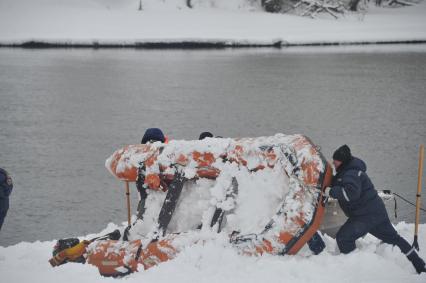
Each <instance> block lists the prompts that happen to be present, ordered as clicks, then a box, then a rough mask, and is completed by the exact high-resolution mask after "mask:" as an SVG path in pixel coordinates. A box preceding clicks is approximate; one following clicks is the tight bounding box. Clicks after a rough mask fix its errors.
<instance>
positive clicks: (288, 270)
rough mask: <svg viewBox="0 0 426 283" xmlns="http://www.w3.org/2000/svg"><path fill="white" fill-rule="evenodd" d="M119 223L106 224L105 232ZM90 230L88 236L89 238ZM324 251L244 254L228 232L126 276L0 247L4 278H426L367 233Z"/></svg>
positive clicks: (423, 234) (46, 251)
mask: <svg viewBox="0 0 426 283" xmlns="http://www.w3.org/2000/svg"><path fill="white" fill-rule="evenodd" d="M115 228H117V226H115V225H114V224H110V225H109V226H108V227H107V228H106V229H105V231H103V232H110V231H112V230H113V229H115ZM396 228H397V230H398V231H399V233H400V234H401V235H402V236H403V237H405V238H406V239H407V240H409V241H410V240H411V239H412V233H413V229H414V227H413V224H407V223H399V224H398V225H397V226H396ZM419 231H420V232H419V233H420V235H419V244H420V248H421V250H420V255H421V256H422V257H423V258H426V251H425V245H426V224H421V225H420V229H419ZM92 236H93V235H89V236H87V237H86V238H90V237H92ZM325 240H326V244H327V248H326V251H325V252H323V253H322V254H320V255H318V256H314V255H312V254H311V253H310V251H309V250H308V249H307V248H306V247H305V248H304V249H303V250H302V251H301V252H300V253H299V255H296V256H262V257H248V256H243V255H240V254H238V253H237V251H236V250H235V249H232V248H229V247H228V243H227V241H226V237H224V236H223V237H216V238H215V239H214V240H211V241H208V242H204V243H203V244H201V243H197V244H193V245H191V246H188V247H186V248H185V249H184V250H183V251H182V252H181V253H179V254H178V256H177V257H176V258H175V259H173V260H172V261H169V262H166V263H162V264H160V265H158V266H156V267H153V268H151V269H148V270H146V271H142V272H138V273H134V274H131V275H129V276H128V277H126V278H125V279H112V278H104V277H101V276H100V275H99V274H98V271H97V268H96V267H94V266H91V265H88V264H84V265H83V264H79V263H67V264H65V265H62V266H59V267H56V268H52V267H51V266H50V265H49V263H48V262H47V260H48V259H49V258H50V257H51V252H52V247H53V246H54V244H55V241H51V242H34V243H20V244H17V245H14V246H10V247H0V274H1V277H2V282H43V283H49V282H54V283H57V282H58V281H60V282H62V283H68V282H91V283H96V282H120V281H124V282H127V283H131V282H157V283H161V282H165V283H170V280H173V282H175V283H179V282H206V283H213V282H235V283H240V282H241V283H249V282H283V281H285V282H328V283H334V282H336V283H341V282H346V283H351V282H389V283H390V282H398V283H400V282H406V283H409V282H425V281H426V274H425V273H423V274H422V275H417V274H416V273H415V271H414V268H413V267H412V266H411V264H410V262H409V261H408V260H406V258H405V256H404V255H403V254H402V253H401V252H400V251H399V249H398V248H396V247H392V246H390V245H387V244H381V243H380V242H379V241H378V240H377V239H375V238H374V237H372V236H370V235H367V236H366V237H365V238H363V239H361V240H358V241H357V246H358V249H357V250H355V251H354V252H352V253H351V254H348V255H342V254H338V252H336V250H337V247H336V242H335V240H334V239H332V238H330V237H328V236H325Z"/></svg>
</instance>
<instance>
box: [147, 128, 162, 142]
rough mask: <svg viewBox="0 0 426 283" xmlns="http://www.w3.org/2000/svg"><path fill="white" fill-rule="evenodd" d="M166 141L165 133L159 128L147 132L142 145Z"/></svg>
mask: <svg viewBox="0 0 426 283" xmlns="http://www.w3.org/2000/svg"><path fill="white" fill-rule="evenodd" d="M165 140H166V138H165V137H164V134H163V132H162V131H161V130H160V129H159V128H149V129H147V130H146V131H145V134H144V135H143V138H142V141H141V143H142V144H146V143H147V142H149V141H160V142H164V141H165Z"/></svg>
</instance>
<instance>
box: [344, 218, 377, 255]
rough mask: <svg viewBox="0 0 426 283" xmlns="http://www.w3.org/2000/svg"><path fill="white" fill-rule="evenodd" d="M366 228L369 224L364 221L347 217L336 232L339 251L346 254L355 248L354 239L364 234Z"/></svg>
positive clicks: (367, 228)
mask: <svg viewBox="0 0 426 283" xmlns="http://www.w3.org/2000/svg"><path fill="white" fill-rule="evenodd" d="M368 230H369V225H368V224H367V223H366V222H364V221H359V220H356V219H352V218H349V219H348V220H347V221H346V223H345V224H343V226H342V227H340V229H339V231H338V232H337V234H336V241H337V246H338V247H339V250H340V252H341V253H344V254H347V253H350V252H351V251H353V250H354V249H355V248H356V246H355V241H356V239H358V238H361V237H362V236H364V235H366V234H367V233H368Z"/></svg>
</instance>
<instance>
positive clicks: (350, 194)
mask: <svg viewBox="0 0 426 283" xmlns="http://www.w3.org/2000/svg"><path fill="white" fill-rule="evenodd" d="M329 195H330V196H331V197H332V198H335V199H337V200H339V201H346V202H351V201H355V200H357V199H359V197H360V196H361V179H360V178H359V177H358V176H357V175H356V174H351V173H350V172H348V173H347V174H345V176H343V182H342V185H337V186H333V187H331V188H330V190H329Z"/></svg>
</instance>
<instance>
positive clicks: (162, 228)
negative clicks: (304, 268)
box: [57, 134, 332, 276]
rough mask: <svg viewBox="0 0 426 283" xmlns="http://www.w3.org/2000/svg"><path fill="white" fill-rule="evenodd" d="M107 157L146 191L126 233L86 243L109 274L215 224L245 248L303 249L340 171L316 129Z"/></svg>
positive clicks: (197, 237)
mask: <svg viewBox="0 0 426 283" xmlns="http://www.w3.org/2000/svg"><path fill="white" fill-rule="evenodd" d="M106 167H107V168H108V170H109V171H110V172H111V174H113V175H114V176H115V177H116V178H117V179H119V180H121V181H123V182H125V184H126V187H127V189H128V188H129V182H136V183H137V184H138V185H137V187H138V191H139V194H140V202H139V206H138V213H137V216H134V217H133V220H132V222H133V224H132V225H130V224H131V221H130V218H129V227H128V229H126V231H125V233H124V234H125V236H124V239H120V240H97V241H92V242H91V243H89V242H87V243H86V244H82V245H81V246H84V247H85V250H84V252H85V253H84V258H85V259H86V261H87V262H88V263H89V264H92V265H95V266H97V267H98V268H99V271H100V273H101V274H102V275H106V276H117V275H124V274H128V273H131V272H134V271H136V270H138V265H139V268H140V266H143V268H144V269H147V268H150V267H152V266H154V265H157V264H159V263H160V262H164V261H167V260H170V259H172V258H174V257H175V256H176V254H177V253H179V251H181V250H182V249H183V248H184V247H185V246H188V245H190V244H193V243H196V242H199V241H204V240H208V237H207V239H206V231H207V232H210V234H209V233H207V234H208V235H210V236H211V235H212V232H214V233H218V232H221V235H229V243H230V245H231V246H233V247H235V248H236V249H237V250H238V251H240V252H241V253H242V254H246V255H261V254H264V253H268V254H274V255H283V254H296V253H297V252H298V251H299V250H300V249H301V248H302V246H303V245H304V244H305V243H306V242H307V241H308V240H309V239H310V238H311V237H312V236H313V234H314V233H315V232H316V231H317V230H318V229H319V227H320V224H321V222H322V219H323V215H324V207H325V203H326V201H325V199H324V198H323V194H322V191H323V189H324V188H325V187H326V186H327V185H329V184H330V181H331V177H332V169H331V167H330V165H329V164H328V163H327V162H326V160H325V158H324V157H323V156H322V154H321V152H320V151H319V149H318V147H316V146H315V145H314V144H313V143H312V142H311V141H310V140H309V138H307V137H305V136H302V135H283V134H277V135H275V136H271V137H259V138H242V139H231V138H225V139H224V138H211V139H205V140H202V141H177V140H175V141H170V142H169V143H168V144H163V143H159V142H156V143H152V144H138V145H129V146H126V147H124V148H122V149H119V150H117V151H116V152H114V154H113V155H112V156H111V157H110V158H108V159H107V161H106ZM253 200H254V201H253ZM214 233H213V235H214ZM64 255H65V254H64V253H62V255H59V254H58V256H57V257H58V258H57V261H58V262H60V261H61V260H62V258H61V256H62V257H64ZM65 257H66V255H65ZM68 259H71V258H70V257H69V258H68Z"/></svg>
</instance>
